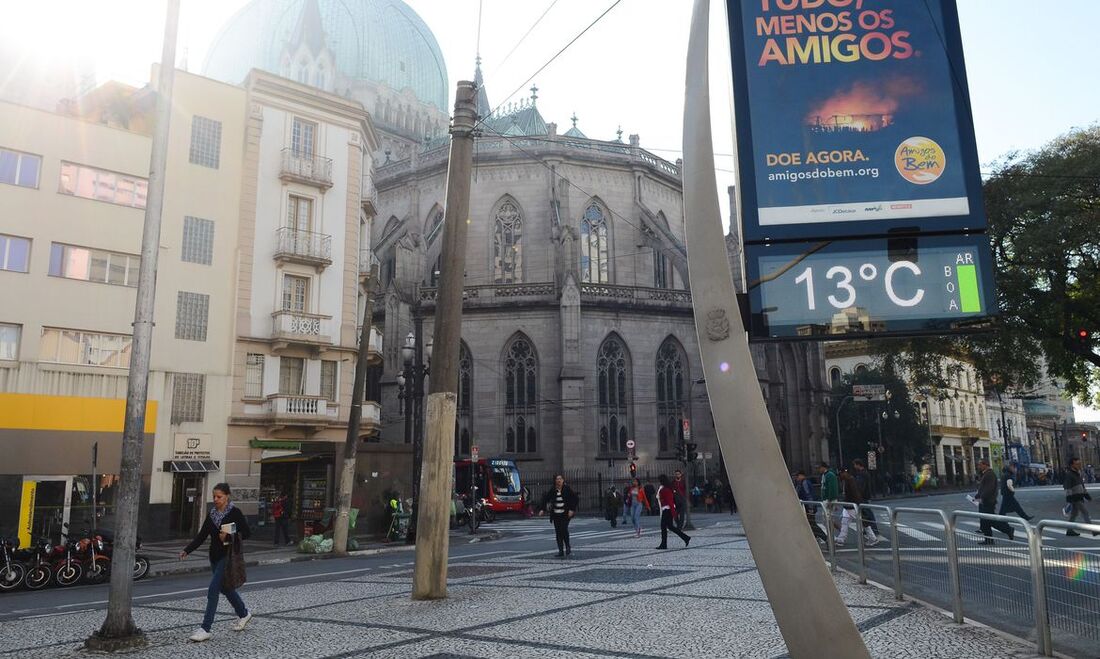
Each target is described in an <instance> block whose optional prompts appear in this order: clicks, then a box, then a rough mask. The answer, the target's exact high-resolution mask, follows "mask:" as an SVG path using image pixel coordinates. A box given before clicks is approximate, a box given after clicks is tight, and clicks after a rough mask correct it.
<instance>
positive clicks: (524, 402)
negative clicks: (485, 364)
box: [504, 336, 539, 453]
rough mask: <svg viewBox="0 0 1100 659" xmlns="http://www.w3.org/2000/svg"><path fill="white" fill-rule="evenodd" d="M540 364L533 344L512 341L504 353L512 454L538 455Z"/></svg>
mask: <svg viewBox="0 0 1100 659" xmlns="http://www.w3.org/2000/svg"><path fill="white" fill-rule="evenodd" d="M538 377H539V362H538V357H537V356H536V355H535V349H534V347H533V346H532V345H531V342H530V341H529V340H527V339H526V338H525V337H523V336H518V337H516V338H515V339H513V340H512V342H511V343H510V344H509V345H508V348H507V350H505V352H504V446H505V451H507V452H508V453H536V452H538V443H537V441H536V434H537V429H538V426H539V424H538Z"/></svg>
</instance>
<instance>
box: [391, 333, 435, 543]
mask: <svg viewBox="0 0 1100 659" xmlns="http://www.w3.org/2000/svg"><path fill="white" fill-rule="evenodd" d="M422 332H423V318H422V317H421V316H420V314H419V313H414V314H413V331H411V332H409V334H408V336H406V337H405V345H403V346H401V360H402V362H403V363H404V365H405V368H404V370H402V371H401V372H400V373H398V374H397V398H398V400H402V401H404V403H405V443H406V444H410V443H411V444H412V447H413V460H412V469H413V473H412V516H411V517H410V519H409V531H408V534H407V535H406V536H405V542H406V543H408V544H413V543H415V542H416V521H417V504H418V503H419V501H420V465H421V463H422V462H423V460H424V378H425V376H427V375H430V374H431V368H430V365H431V361H432V342H431V340H429V341H428V342H427V344H424V343H423V341H422V340H421V339H422V336H423V335H422ZM425 360H426V361H425Z"/></svg>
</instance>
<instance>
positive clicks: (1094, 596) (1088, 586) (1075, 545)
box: [837, 486, 1100, 657]
mask: <svg viewBox="0 0 1100 659" xmlns="http://www.w3.org/2000/svg"><path fill="white" fill-rule="evenodd" d="M1090 491H1091V492H1092V494H1093V498H1094V499H1096V500H1100V487H1096V486H1094V487H1092V488H1090ZM964 497H965V495H964V494H960V493H953V494H946V495H935V496H922V497H910V498H902V499H893V500H876V501H874V502H873V503H875V504H882V505H887V506H890V507H891V508H902V507H904V508H920V509H925V510H929V511H930V513H929V514H927V515H925V514H917V513H901V514H899V518H898V529H897V533H896V535H895V533H894V530H893V529H891V528H890V526H889V523H888V520H887V519H886V516H885V514H884V513H876V518H877V522H878V524H879V529H880V537H881V542H880V543H879V544H877V545H875V546H873V547H866V548H865V562H866V565H867V576H868V578H869V579H871V580H873V581H877V582H879V583H882V584H884V585H886V586H889V587H891V588H892V587H893V586H894V579H895V575H894V564H893V543H894V542H895V539H896V542H897V543H898V553H899V556H900V559H901V566H902V569H901V580H902V585H903V590H904V592H905V594H906V595H907V596H909V597H915V598H917V599H920V600H923V601H926V602H930V603H932V604H935V605H937V606H939V607H941V608H944V609H947V610H951V609H952V601H953V600H952V598H951V595H950V577H949V572H948V566H947V551H946V544H945V540H944V536H945V533H944V527H943V523H942V520H941V518H940V517H939V515H938V514H935V513H933V512H931V511H944V512H945V513H948V514H950V513H951V512H952V511H954V510H969V511H974V510H975V508H974V507H973V505H972V504H970V503H969V502H968V501H966V499H965V498H964ZM1064 497H1065V495H1064V492H1063V491H1062V489H1061V488H1059V487H1036V488H1024V489H1021V490H1018V491H1017V499H1018V500H1019V501H1020V503H1021V505H1022V506H1023V508H1024V510H1025V511H1027V513H1028V514H1030V515H1032V516H1034V519H1033V520H1032V521H1033V523H1038V521H1039V520H1040V519H1057V520H1063V519H1064V518H1063V517H1062V511H1061V508H1062V505H1063V504H1064ZM1095 510H1096V513H1097V519H1098V521H1100V507H1097V508H1096V509H1095ZM1090 512H1091V511H1090ZM1012 526H1013V528H1014V530H1015V532H1016V533H1015V535H1016V539H1015V540H1013V541H1010V540H1008V539H1007V538H1006V537H1005V536H1004V535H1003V534H1002V533H1000V532H999V531H994V542H995V544H994V545H993V546H988V545H981V544H979V541H980V540H981V539H982V536H981V535H980V530H979V526H978V520H974V519H967V518H960V519H959V520H958V521H957V529H956V534H955V537H956V543H957V546H958V556H959V584H960V588H961V591H962V600H963V611H964V614H965V616H966V617H968V618H971V619H974V620H978V621H980V622H982V623H985V624H988V625H990V626H992V627H995V628H998V629H1001V630H1003V631H1006V632H1009V633H1011V634H1013V635H1015V636H1019V637H1021V638H1028V639H1032V640H1033V639H1035V635H1036V632H1035V611H1034V604H1035V603H1034V598H1033V595H1032V593H1033V587H1032V583H1033V577H1032V570H1031V559H1030V555H1029V550H1028V545H1027V542H1026V536H1025V535H1024V533H1023V531H1022V520H1021V521H1019V522H1016V523H1013V524H1012ZM854 545H855V535H854V531H853V532H852V534H851V535H850V536H849V539H848V543H847V545H846V546H845V547H844V548H843V549H840V550H838V556H837V559H838V562H839V564H840V565H841V566H842V567H844V568H845V569H848V570H850V571H852V572H856V573H858V572H859V570H860V565H859V557H858V550H857V549H856V548H855V547H854ZM1043 546H1044V551H1043V561H1044V572H1043V574H1044V578H1045V581H1046V584H1045V585H1046V593H1047V597H1046V602H1047V607H1048V617H1049V619H1050V623H1051V629H1052V637H1053V640H1054V643H1055V647H1056V649H1058V650H1061V651H1064V652H1067V653H1069V654H1072V655H1075V656H1082V657H1093V656H1096V651H1095V648H1096V647H1097V645H1098V644H1100V538H1094V537H1091V536H1089V535H1088V534H1084V535H1082V536H1081V537H1076V538H1070V537H1066V535H1065V532H1064V531H1061V530H1055V529H1048V530H1046V531H1045V532H1044V533H1043Z"/></svg>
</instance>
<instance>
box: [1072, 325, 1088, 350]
mask: <svg viewBox="0 0 1100 659" xmlns="http://www.w3.org/2000/svg"><path fill="white" fill-rule="evenodd" d="M1072 338H1073V342H1074V343H1075V344H1076V345H1077V347H1078V348H1080V349H1081V350H1091V349H1092V332H1090V331H1089V330H1088V329H1086V328H1084V327H1078V328H1077V329H1075V330H1073V337H1072Z"/></svg>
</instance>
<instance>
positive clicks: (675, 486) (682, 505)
mask: <svg viewBox="0 0 1100 659" xmlns="http://www.w3.org/2000/svg"><path fill="white" fill-rule="evenodd" d="M672 493H673V495H674V497H673V500H674V501H675V503H676V511H677V513H678V514H677V515H676V528H677V529H680V530H681V531H682V530H683V529H684V517H685V515H684V511H685V510H687V505H688V499H687V481H685V480H684V472H682V471H680V470H679V469H677V470H676V471H674V472H672Z"/></svg>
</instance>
